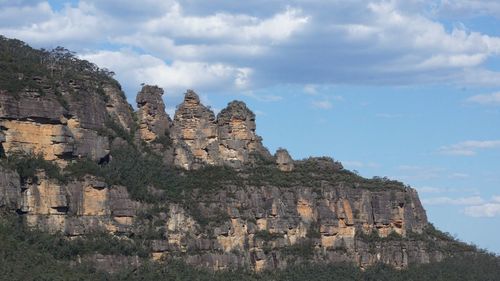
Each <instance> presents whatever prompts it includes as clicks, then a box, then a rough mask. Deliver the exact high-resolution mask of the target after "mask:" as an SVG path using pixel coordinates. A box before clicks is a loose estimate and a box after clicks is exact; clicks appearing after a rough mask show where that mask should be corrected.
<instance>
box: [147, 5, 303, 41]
mask: <svg viewBox="0 0 500 281" xmlns="http://www.w3.org/2000/svg"><path fill="white" fill-rule="evenodd" d="M307 22H308V17H307V16H303V15H302V14H301V11H300V10H299V9H294V8H287V9H286V10H285V11H282V12H280V13H277V14H275V15H274V16H272V17H271V18H267V19H260V18H257V17H252V16H248V15H241V14H235V15H233V14H228V13H217V14H214V15H209V16H189V15H186V14H185V13H184V12H183V10H182V6H181V5H180V4H179V3H176V4H174V5H172V7H171V9H170V10H169V11H168V12H167V13H166V14H164V15H163V16H162V17H160V18H155V19H152V20H150V21H148V22H146V23H145V24H144V30H145V31H146V32H148V33H152V34H164V35H166V34H168V35H171V36H174V37H179V38H199V39H219V40H220V39H223V40H224V41H225V42H231V41H242V42H253V41H255V40H264V41H267V42H269V43H274V42H279V41H283V40H286V39H288V38H289V37H290V36H291V35H292V34H293V33H294V32H296V31H298V30H300V29H301V28H302V27H303V26H304V25H305V24H307Z"/></svg>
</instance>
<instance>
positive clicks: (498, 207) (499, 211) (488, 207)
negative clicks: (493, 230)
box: [464, 203, 500, 218]
mask: <svg viewBox="0 0 500 281" xmlns="http://www.w3.org/2000/svg"><path fill="white" fill-rule="evenodd" d="M464 212H465V214H466V215H468V216H470V217H476V218H481V217H486V218H492V217H497V216H500V203H486V204H482V205H477V206H470V207H466V208H465V210H464Z"/></svg>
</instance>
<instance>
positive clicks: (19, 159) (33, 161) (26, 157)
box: [0, 153, 67, 182]
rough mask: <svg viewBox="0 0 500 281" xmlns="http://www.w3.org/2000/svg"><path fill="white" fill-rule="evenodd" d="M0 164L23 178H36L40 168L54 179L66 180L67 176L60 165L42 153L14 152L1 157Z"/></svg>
mask: <svg viewBox="0 0 500 281" xmlns="http://www.w3.org/2000/svg"><path fill="white" fill-rule="evenodd" d="M0 165H2V166H3V167H5V168H8V169H11V170H14V171H17V173H18V174H19V176H20V177H21V179H23V180H26V179H35V178H36V174H37V171H38V170H44V171H45V174H46V175H47V176H48V177H49V178H52V179H56V180H59V181H60V182H66V181H67V178H66V177H65V176H64V175H63V174H62V173H61V170H60V169H59V167H58V166H57V165H56V164H54V163H53V162H49V161H47V160H45V159H44V158H43V156H42V155H30V154H21V153H18V154H13V155H10V156H7V157H2V158H0Z"/></svg>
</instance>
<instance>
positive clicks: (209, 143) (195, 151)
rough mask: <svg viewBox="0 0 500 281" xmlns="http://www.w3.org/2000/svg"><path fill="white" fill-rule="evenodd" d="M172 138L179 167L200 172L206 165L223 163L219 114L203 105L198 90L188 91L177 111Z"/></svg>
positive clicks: (176, 162)
mask: <svg viewBox="0 0 500 281" xmlns="http://www.w3.org/2000/svg"><path fill="white" fill-rule="evenodd" d="M171 138H172V140H173V142H174V146H175V154H174V155H175V160H174V161H175V164H176V165H177V166H179V167H182V168H184V169H196V168H199V167H200V166H201V165H203V164H210V165H215V164H219V151H218V141H217V125H216V123H215V115H214V113H213V111H212V110H210V109H209V108H207V107H206V106H204V105H202V104H201V103H200V98H199V97H198V95H197V94H196V93H195V92H194V91H191V90H188V91H187V92H186V95H185V97H184V102H183V103H181V104H180V105H179V106H178V108H177V110H176V112H175V117H174V121H173V127H172V133H171Z"/></svg>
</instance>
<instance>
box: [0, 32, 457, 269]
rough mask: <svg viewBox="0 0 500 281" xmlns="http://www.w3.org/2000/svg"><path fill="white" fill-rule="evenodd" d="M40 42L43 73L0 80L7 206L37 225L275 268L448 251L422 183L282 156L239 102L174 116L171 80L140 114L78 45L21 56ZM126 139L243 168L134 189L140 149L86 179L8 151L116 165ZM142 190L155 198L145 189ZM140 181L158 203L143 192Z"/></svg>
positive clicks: (142, 100) (212, 260)
mask: <svg viewBox="0 0 500 281" xmlns="http://www.w3.org/2000/svg"><path fill="white" fill-rule="evenodd" d="M2 40H4V39H2ZM19 46H20V48H21V47H23V46H24V45H22V44H21V45H19ZM23 48H25V47H23ZM11 49H12V48H10V49H9V48H4V49H2V51H4V52H5V51H6V50H11ZM29 52H32V55H33V56H34V57H35V58H40V59H35V60H32V59H31V60H28V62H29V63H31V64H32V65H30V66H31V68H30V69H31V70H33V69H34V68H33V65H35V66H37V67H40V68H43V67H45V68H44V69H42V71H39V72H40V73H41V75H42V76H33V75H31V74H30V75H31V76H30V75H28V74H26V75H25V74H23V73H17V74H16V73H15V74H14V75H12V73H10V72H12V71H10V72H9V71H4V73H3V74H5V75H11V76H12V77H14V78H16V79H17V78H18V80H15V81H14V80H13V82H15V83H4V82H5V81H6V79H0V83H3V84H1V85H0V86H1V87H3V88H0V157H2V159H1V161H0V162H1V163H0V164H1V165H0V208H1V209H2V210H3V209H8V210H11V211H13V212H14V211H15V212H16V213H17V214H18V215H20V216H21V217H22V218H23V219H24V220H25V222H26V223H27V224H28V225H29V226H31V227H36V228H39V229H42V230H46V231H49V232H60V233H63V234H65V235H66V236H68V237H75V236H83V235H85V234H87V233H90V232H95V231H106V232H109V233H111V234H113V235H117V236H124V237H134V236H135V237H141V238H140V239H141V240H142V241H141V242H140V243H141V245H142V246H148V247H149V250H150V253H151V255H150V258H151V259H153V260H158V261H162V260H163V259H167V260H168V259H170V258H177V257H181V258H182V259H183V260H184V261H185V262H187V263H189V264H192V265H195V266H204V267H208V268H211V269H215V270H219V269H229V268H237V267H243V268H249V269H253V270H256V271H261V270H265V269H271V270H272V269H275V268H285V267H286V266H290V265H295V264H299V263H301V262H305V261H307V262H309V261H313V262H350V263H355V264H357V265H359V266H360V267H362V268H366V267H367V266H370V265H373V264H376V263H378V262H382V263H386V264H389V265H392V266H394V267H396V268H404V267H407V266H408V265H410V264H421V263H428V262H434V261H439V260H441V259H443V258H445V257H446V256H447V255H448V253H446V252H445V251H442V250H441V249H442V248H441V246H442V245H441V244H446V243H448V242H446V241H443V239H441V238H439V237H438V238H435V239H434V238H432V239H433V240H432V243H427V242H428V241H426V240H425V239H423V238H422V236H423V235H428V234H426V233H425V231H424V230H425V229H426V227H428V222H427V217H426V214H425V211H424V209H423V207H422V205H421V203H420V201H419V198H418V195H417V193H416V191H415V190H413V189H411V188H409V187H406V186H404V185H403V184H401V183H398V182H394V181H389V180H385V179H383V180H380V179H372V180H369V179H364V178H362V177H360V176H358V175H355V174H354V173H351V172H349V171H345V170H343V167H342V165H341V164H340V163H339V162H335V161H333V159H331V158H328V157H320V158H310V159H305V160H300V161H294V160H293V159H292V158H291V157H290V155H289V154H288V152H287V151H286V150H284V149H280V150H278V151H277V152H276V155H275V156H274V157H272V156H271V155H270V153H269V152H268V151H267V149H266V148H265V147H264V146H263V145H262V139H261V137H259V136H258V135H257V134H256V124H255V114H253V113H252V112H251V111H250V110H249V109H248V108H247V106H246V105H245V104H244V103H243V102H241V101H233V102H231V103H229V104H228V106H227V107H226V108H224V109H223V110H222V111H221V112H220V113H219V114H218V115H217V117H216V116H215V114H214V112H213V111H212V110H210V108H208V107H206V106H204V105H202V104H201V102H200V99H199V97H198V95H197V94H196V93H195V92H193V91H188V92H187V93H186V95H185V97H184V101H183V103H182V104H181V105H180V106H179V107H178V109H177V111H176V113H175V116H174V120H173V121H171V120H170V119H169V117H168V115H167V114H166V113H165V105H164V103H163V100H162V94H163V90H162V89H160V88H158V87H155V86H145V87H143V89H142V90H141V92H140V93H139V95H138V97H137V103H138V112H137V116H138V120H137V121H138V122H137V123H135V121H134V118H133V112H132V110H131V107H130V106H129V105H128V104H127V103H126V99H125V97H124V95H123V92H122V91H121V89H120V87H119V85H117V84H115V83H114V82H116V81H114V80H113V79H112V78H111V76H110V75H109V73H107V72H106V71H104V73H103V70H99V69H98V68H97V67H96V66H95V65H92V64H90V63H88V62H85V61H79V60H78V59H76V58H74V57H71V55H70V54H68V53H65V52H62V53H60V52H59V53H57V52H56V53H52V54H51V55H50V56H49V55H47V54H46V53H44V52H42V51H39V52H38V53H37V51H34V50H31V51H30V50H28V49H27V50H24V51H23V52H20V54H21V55H22V54H24V55H26V54H27V53H29ZM37 56H38V57H37ZM53 57H56V59H57V58H58V60H55V61H54V60H53V59H54V58H53ZM65 58H66V59H65ZM44 60H53V61H52V64H51V65H49V66H47V65H46V66H44V65H43V64H42V63H39V62H40V61H44ZM73 64H76V65H73ZM6 65H7V66H8V64H6ZM72 65H73V66H72ZM12 69H17V68H12ZM30 69H28V70H30ZM44 72H46V73H44ZM54 72H55V74H54ZM79 72H82V73H79ZM49 73H50V74H49ZM43 75H45V76H43ZM9 77H10V76H9ZM113 81H114V82H113ZM7 82H9V81H7ZM14 86H15V87H14ZM136 126H137V127H138V130H137V131H135V129H136ZM132 136H135V139H134V138H133V137H132ZM110 141H112V142H111V145H110ZM134 141H135V142H134ZM170 141H171V142H170ZM144 143H145V144H146V145H143V144H144ZM118 146H122V147H128V148H129V149H134V151H132V152H134V153H135V154H134V155H136V156H137V157H142V156H144V155H145V156H144V157H145V158H148V157H149V158H152V159H153V160H151V161H156V159H157V158H153V157H150V156H153V155H151V154H149V153H153V154H156V156H158V154H159V155H160V156H163V159H164V160H165V162H169V161H171V162H172V163H173V164H175V165H176V166H178V167H182V168H184V169H186V170H194V169H198V168H200V167H202V166H204V165H215V166H222V165H224V166H230V167H233V168H235V169H227V168H214V169H213V170H208V172H209V173H212V172H213V174H210V182H204V181H199V180H200V179H199V178H189V177H192V176H194V177H196V176H198V175H200V174H201V175H206V174H203V172H206V171H201V172H202V173H200V174H196V173H195V172H193V171H182V172H178V171H177V170H175V169H172V170H169V171H168V172H169V173H168V174H161V175H160V176H162V177H161V179H162V180H164V179H167V180H169V179H172V185H169V184H162V183H163V182H162V183H160V184H159V183H158V181H153V180H151V181H148V180H149V179H148V178H145V179H142V178H141V180H142V182H139V181H137V183H138V184H137V185H141V186H135V184H134V185H131V186H129V188H131V189H130V190H127V188H126V187H123V186H116V185H109V184H107V183H106V180H107V182H116V181H113V180H112V179H111V180H110V178H113V177H114V178H116V177H120V176H122V175H123V174H124V173H128V172H130V169H133V168H134V165H133V164H134V161H135V158H134V159H132V160H131V161H124V162H125V164H126V165H124V166H123V167H121V169H122V170H120V171H116V170H114V171H111V172H110V171H106V169H105V168H102V167H98V166H97V165H95V166H93V165H90V168H89V167H87V166H85V167H81V168H82V170H83V171H85V172H89V173H92V172H94V173H95V174H99V175H102V174H101V172H103V171H106V172H108V173H111V175H109V174H107V177H106V180H104V179H102V178H98V177H97V176H92V175H86V176H83V177H80V178H77V177H74V178H73V177H70V176H69V175H71V173H70V172H69V169H64V170H62V172H60V173H58V175H59V176H66V178H65V179H64V180H61V179H60V180H56V179H54V178H50V177H49V176H48V175H50V174H51V173H50V172H47V171H44V170H36V171H35V174H34V175H31V176H28V175H27V173H22V175H23V176H22V177H21V176H20V175H19V174H18V173H17V172H14V171H12V170H10V169H9V168H7V167H11V166H12V163H9V161H6V159H5V157H4V156H5V155H7V156H12V155H15V153H17V152H23V153H32V154H38V155H41V156H43V158H44V159H45V160H47V161H51V162H53V163H56V164H58V165H59V166H60V167H62V168H65V167H67V165H68V163H70V162H72V161H75V162H76V161H78V160H79V159H80V158H84V159H91V160H93V161H95V162H100V163H101V164H102V165H105V164H109V163H107V162H108V161H111V162H110V163H111V164H113V162H112V161H114V160H113V157H111V156H113V155H111V156H110V150H111V148H110V147H118ZM151 148H153V149H151ZM115 155H118V154H115ZM170 156H171V157H170ZM117 158H118V157H116V158H115V161H116V159H117ZM149 158H148V160H149ZM171 158H172V159H171ZM128 160H130V159H128ZM262 160H265V161H262ZM81 163H82V164H88V163H85V162H83V161H82V162H81ZM115 163H116V162H115ZM148 163H154V164H153V165H157V164H158V165H160V164H161V163H160V164H159V162H148ZM44 164H46V163H44ZM259 165H262V166H259ZM42 166H44V167H47V165H42ZM49 166H50V165H49ZM50 167H52V166H50ZM108 167H109V166H108ZM111 167H112V168H113V169H114V168H115V166H111ZM116 167H118V166H116ZM101 168H102V170H99V172H95V170H96V169H101ZM18 169H19V167H18ZM117 169H119V168H117ZM162 169H163V168H162ZM162 169H160V170H161V171H163V170H162ZM166 169H169V167H166ZM218 169H219V170H218ZM151 170H152V169H151ZM19 171H22V169H19ZM78 172H81V171H80V170H79V171H78ZM165 172H167V171H165ZM152 174H155V175H158V171H154V173H152ZM163 176H165V177H163ZM170 176H171V178H169V177H170ZM217 177H220V178H218V179H217ZM202 180H204V179H202ZM153 183H155V184H156V185H159V186H150V184H153ZM169 183H170V182H169ZM122 184H127V183H123V182H122ZM181 184H186V185H189V188H188V187H186V188H184V186H182V185H181ZM193 184H194V185H196V186H193ZM207 186H210V188H207ZM155 187H156V188H160V187H161V188H162V189H161V190H157V189H156V188H155ZM183 188H184V189H183ZM141 190H142V191H144V192H151V194H147V195H153V196H138V195H137V193H138V191H139V192H141ZM129 191H133V192H132V193H131V194H133V195H134V196H137V198H142V200H144V201H146V202H149V203H144V202H142V201H141V202H138V201H133V200H131V199H130V198H131V197H130V196H129ZM156 195H158V198H152V197H155V196H156ZM145 198H147V199H145ZM160 198H161V199H160ZM148 200H150V201H148ZM139 211H140V213H139ZM419 235H420V236H419ZM426 237H428V236H426ZM440 239H441V240H440ZM130 240H131V241H132V240H133V239H130ZM146 240H147V241H146ZM131 243H134V242H131ZM434 246H439V247H434ZM88 258H89V261H91V262H92V261H95V262H96V263H97V264H96V266H97V267H99V264H100V265H105V267H106V268H107V267H109V268H119V267H122V266H125V265H127V264H130V265H138V264H139V263H140V261H139V260H138V259H137V257H128V258H120V257H115V256H103V255H95V256H90V257H88Z"/></svg>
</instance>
